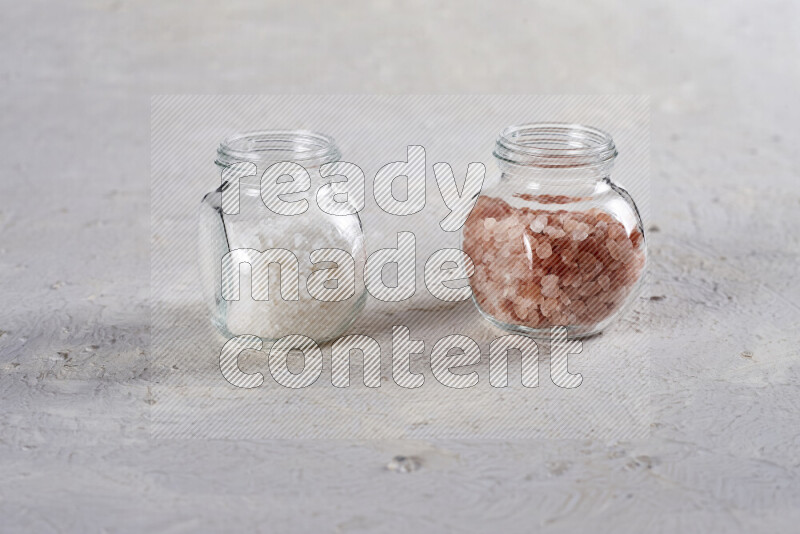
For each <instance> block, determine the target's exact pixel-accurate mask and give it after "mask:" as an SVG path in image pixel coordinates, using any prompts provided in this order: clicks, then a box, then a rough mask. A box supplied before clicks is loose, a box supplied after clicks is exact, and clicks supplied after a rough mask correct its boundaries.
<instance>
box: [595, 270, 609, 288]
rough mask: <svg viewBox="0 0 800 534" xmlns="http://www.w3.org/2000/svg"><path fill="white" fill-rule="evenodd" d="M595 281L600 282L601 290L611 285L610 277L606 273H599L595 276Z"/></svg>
mask: <svg viewBox="0 0 800 534" xmlns="http://www.w3.org/2000/svg"><path fill="white" fill-rule="evenodd" d="M597 283H598V284H600V287H602V288H603V291H608V288H609V286H610V285H611V279H610V278H609V277H608V275H605V274H601V275H600V276H598V277H597Z"/></svg>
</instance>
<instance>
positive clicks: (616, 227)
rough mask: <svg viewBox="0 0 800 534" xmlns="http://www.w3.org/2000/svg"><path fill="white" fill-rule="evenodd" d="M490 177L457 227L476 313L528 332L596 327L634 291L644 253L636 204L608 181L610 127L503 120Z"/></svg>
mask: <svg viewBox="0 0 800 534" xmlns="http://www.w3.org/2000/svg"><path fill="white" fill-rule="evenodd" d="M494 155H495V158H496V159H497V161H498V165H499V167H500V170H501V176H500V179H499V181H498V182H497V183H496V184H494V185H491V186H489V187H487V188H486V189H485V190H484V191H483V192H481V194H480V196H479V198H478V200H477V203H476V205H475V208H474V209H473V210H472V213H471V214H470V217H469V219H468V220H467V222H466V224H465V225H464V230H463V249H464V251H465V252H466V253H467V254H468V255H469V256H470V258H472V260H473V263H474V264H475V274H474V275H473V276H472V277H471V279H470V285H471V287H472V291H473V299H474V301H475V304H476V305H477V307H478V309H479V310H480V312H481V313H482V314H483V315H484V317H486V318H487V319H488V320H489V321H491V322H492V323H494V324H495V325H497V326H499V327H500V328H503V329H505V330H509V331H516V332H522V333H525V334H528V335H531V336H534V337H549V335H550V332H551V328H552V327H554V326H564V327H566V328H567V332H568V336H569V337H572V338H577V337H585V336H590V335H593V334H597V333H599V332H601V331H602V330H603V329H604V328H606V327H607V326H608V325H609V324H610V323H611V322H613V321H614V319H616V318H617V317H618V316H619V315H620V314H621V313H622V311H623V310H624V309H625V307H626V305H627V304H628V303H629V302H630V301H631V300H632V297H633V296H634V295H635V294H636V293H637V291H636V290H637V287H638V285H639V283H640V282H641V280H642V275H643V273H644V267H645V262H646V256H647V251H646V243H645V239H644V229H643V227H642V221H641V217H640V216H639V211H638V209H637V208H636V205H635V204H634V201H633V199H632V198H631V196H630V195H629V194H628V193H627V191H625V190H624V189H623V188H621V187H620V186H618V185H616V184H614V183H613V182H612V181H611V176H610V173H611V168H612V166H613V163H614V159H615V158H616V156H617V151H616V147H615V146H614V142H613V140H612V139H611V136H609V135H608V134H606V133H605V132H603V131H600V130H597V129H595V128H590V127H586V126H579V125H571V124H560V123H548V124H528V125H522V126H512V127H509V128H507V129H506V130H505V131H504V132H503V133H502V134H501V135H500V137H499V138H498V140H497V144H496V146H495V151H494Z"/></svg>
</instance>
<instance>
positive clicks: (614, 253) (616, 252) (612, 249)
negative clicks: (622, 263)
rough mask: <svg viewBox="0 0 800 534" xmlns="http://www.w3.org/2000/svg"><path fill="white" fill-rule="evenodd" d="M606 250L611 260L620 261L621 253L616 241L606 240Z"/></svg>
mask: <svg viewBox="0 0 800 534" xmlns="http://www.w3.org/2000/svg"><path fill="white" fill-rule="evenodd" d="M609 235H610V233H609ZM606 248H607V249H608V253H609V254H611V257H612V258H614V259H615V260H617V261H619V260H621V259H622V251H621V250H620V249H619V245H618V244H617V242H616V241H614V240H613V239H607V240H606Z"/></svg>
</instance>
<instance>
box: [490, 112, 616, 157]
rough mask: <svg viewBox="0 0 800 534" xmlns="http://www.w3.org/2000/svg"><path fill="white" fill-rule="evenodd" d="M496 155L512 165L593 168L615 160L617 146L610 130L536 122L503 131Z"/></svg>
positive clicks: (497, 144)
mask: <svg viewBox="0 0 800 534" xmlns="http://www.w3.org/2000/svg"><path fill="white" fill-rule="evenodd" d="M494 156H495V157H496V158H498V159H499V160H502V161H505V162H507V163H510V164H512V165H522V166H531V167H542V168H574V167H593V166H598V165H603V164H607V163H609V162H612V161H613V160H614V158H615V157H616V156H617V149H616V146H614V140H613V139H612V138H611V136H610V135H609V134H608V133H606V132H604V131H603V130H600V129H597V128H593V127H591V126H583V125H580V124H569V123H557V122H553V123H534V124H522V125H518V126H509V127H508V128H506V129H505V130H503V132H502V133H501V134H500V137H498V138H497V143H496V144H495V149H494Z"/></svg>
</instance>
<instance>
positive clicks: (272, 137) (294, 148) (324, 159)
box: [215, 130, 341, 167]
mask: <svg viewBox="0 0 800 534" xmlns="http://www.w3.org/2000/svg"><path fill="white" fill-rule="evenodd" d="M339 158H341V154H340V153H339V149H338V147H337V146H336V142H335V141H334V140H333V138H332V137H330V136H327V135H324V134H321V133H317V132H312V131H308V130H258V131H252V132H244V133H238V134H234V135H231V136H230V137H227V138H226V139H225V140H224V141H222V142H221V143H220V144H219V148H217V159H216V162H215V163H216V164H217V165H221V166H224V167H227V166H229V165H233V164H234V163H240V162H247V161H249V162H253V163H272V162H278V161H293V162H296V163H299V164H301V165H303V166H306V167H317V166H319V165H322V164H324V163H330V162H332V161H337V160H338V159H339Z"/></svg>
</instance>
